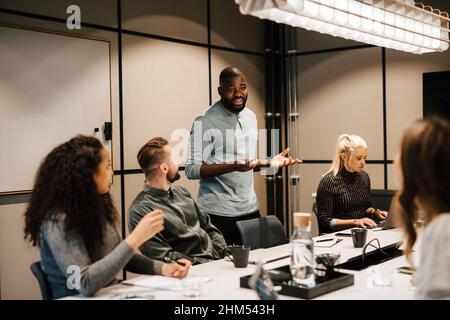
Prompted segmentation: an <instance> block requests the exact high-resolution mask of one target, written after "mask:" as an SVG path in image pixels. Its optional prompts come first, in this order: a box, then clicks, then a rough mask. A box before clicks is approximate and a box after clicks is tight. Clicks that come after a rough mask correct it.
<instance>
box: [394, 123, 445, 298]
mask: <svg viewBox="0 0 450 320" xmlns="http://www.w3.org/2000/svg"><path fill="white" fill-rule="evenodd" d="M449 141H450V123H449V122H448V121H446V120H443V119H438V118H432V119H426V120H419V121H416V122H415V123H414V124H412V125H411V126H410V127H409V128H408V129H406V131H405V133H404V134H403V139H402V143H401V151H400V152H401V154H400V157H399V161H396V164H397V165H396V167H397V172H398V176H399V180H400V181H399V182H400V189H399V192H398V194H397V196H396V199H395V201H394V203H395V204H396V206H395V211H396V214H398V217H399V218H400V219H399V220H400V225H401V226H402V227H403V229H404V230H405V234H406V240H407V241H406V254H407V256H409V257H411V253H412V251H413V246H414V243H415V242H416V238H417V234H416V230H415V228H414V224H415V222H416V219H417V218H418V216H417V212H420V218H421V219H423V220H424V222H425V228H424V230H423V232H422V236H421V245H418V246H416V249H418V251H419V252H420V255H419V257H418V258H417V257H416V259H414V260H415V261H418V262H419V264H418V266H414V267H416V269H417V272H416V291H415V296H416V298H418V299H450V249H449V243H450V170H449V169H448V164H449V163H450V144H449ZM396 218H397V216H396ZM412 260H413V259H410V261H412Z"/></svg>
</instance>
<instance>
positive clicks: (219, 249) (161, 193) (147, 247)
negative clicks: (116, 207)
mask: <svg viewBox="0 0 450 320" xmlns="http://www.w3.org/2000/svg"><path fill="white" fill-rule="evenodd" d="M155 209H161V210H162V211H163V213H164V230H163V231H161V232H160V233H158V234H157V235H155V236H154V237H152V238H151V239H149V240H148V241H146V242H145V243H144V244H143V245H142V246H141V247H140V248H139V250H141V252H142V253H143V254H145V255H146V256H147V257H150V258H153V259H158V260H162V261H165V260H166V259H169V260H177V259H179V258H187V259H190V260H192V261H193V264H198V263H204V262H209V261H212V260H217V259H221V258H223V257H224V256H225V254H226V252H225V250H226V247H227V245H226V242H225V239H224V238H223V235H222V233H221V232H220V231H219V229H217V228H216V227H215V226H214V225H213V224H211V220H210V218H209V215H208V214H207V213H206V212H203V211H202V210H200V209H199V208H198V206H197V204H196V203H195V201H194V200H193V199H192V197H191V194H190V193H189V191H188V190H187V189H185V188H183V187H182V186H173V187H172V188H170V189H169V190H168V191H165V190H160V189H156V188H153V187H151V186H149V185H148V184H145V185H144V190H143V191H142V192H141V193H139V194H138V196H137V197H136V199H135V200H134V201H133V203H132V204H131V207H130V209H129V212H128V214H129V220H128V225H129V227H130V230H133V229H134V228H135V227H136V225H137V224H138V223H139V221H140V220H141V219H142V217H143V216H145V215H146V214H147V213H148V212H150V211H152V210H155Z"/></svg>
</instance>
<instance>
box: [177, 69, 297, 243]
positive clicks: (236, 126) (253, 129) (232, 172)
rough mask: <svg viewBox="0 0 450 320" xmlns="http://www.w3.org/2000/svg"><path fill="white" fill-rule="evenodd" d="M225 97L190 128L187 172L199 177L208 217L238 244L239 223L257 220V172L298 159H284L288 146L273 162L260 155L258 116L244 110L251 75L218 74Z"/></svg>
mask: <svg viewBox="0 0 450 320" xmlns="http://www.w3.org/2000/svg"><path fill="white" fill-rule="evenodd" d="M219 81H220V86H219V87H218V92H219V95H220V97H221V99H220V101H217V102H216V103H214V104H213V105H212V106H210V107H208V108H207V109H206V110H205V111H204V112H202V113H201V114H200V115H199V116H198V117H197V118H196V119H195V120H194V124H193V126H192V129H191V133H190V139H189V148H188V157H187V161H186V166H185V173H186V176H187V177H188V178H189V179H200V190H199V193H198V199H197V204H198V206H199V208H200V209H201V210H202V211H204V212H207V213H208V214H209V215H210V218H211V222H212V224H213V225H215V226H216V227H217V228H218V229H219V230H220V231H221V232H222V233H223V235H224V237H225V240H226V242H227V244H229V245H230V244H240V243H241V238H240V235H239V232H238V230H237V227H236V222H237V221H240V220H248V219H253V218H259V217H260V213H259V204H258V199H257V198H256V194H255V190H254V187H253V171H259V170H260V169H261V168H266V167H272V168H280V167H285V166H288V165H292V164H296V163H300V162H301V160H299V159H292V158H288V157H286V155H287V153H288V152H289V149H288V148H287V149H286V150H284V151H283V152H282V153H280V154H279V155H277V156H275V157H274V158H273V159H271V160H270V161H267V160H259V159H257V158H256V147H257V141H258V127H257V121H256V116H255V114H254V113H253V111H251V110H250V109H248V108H246V102H247V98H248V85H247V78H246V77H245V75H244V74H243V72H242V71H240V70H239V69H238V68H235V67H227V68H225V69H223V70H222V72H221V73H220V76H219Z"/></svg>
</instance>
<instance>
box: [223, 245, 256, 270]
mask: <svg viewBox="0 0 450 320" xmlns="http://www.w3.org/2000/svg"><path fill="white" fill-rule="evenodd" d="M228 248H229V249H230V251H231V256H230V255H228V254H227V256H228V258H230V260H231V261H232V262H233V263H234V266H235V267H236V268H246V267H247V265H248V256H249V253H250V247H246V246H229V247H228Z"/></svg>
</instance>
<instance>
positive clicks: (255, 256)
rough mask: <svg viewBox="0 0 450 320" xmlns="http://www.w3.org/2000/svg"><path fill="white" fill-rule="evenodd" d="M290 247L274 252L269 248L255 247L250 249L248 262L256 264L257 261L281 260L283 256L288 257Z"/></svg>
mask: <svg viewBox="0 0 450 320" xmlns="http://www.w3.org/2000/svg"><path fill="white" fill-rule="evenodd" d="M290 253H291V251H290V249H287V250H278V251H277V252H274V251H273V250H270V249H256V250H252V251H250V255H249V258H248V263H251V264H256V263H258V262H261V263H263V264H264V263H269V262H273V261H277V260H281V259H284V258H288V257H289V256H290Z"/></svg>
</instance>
